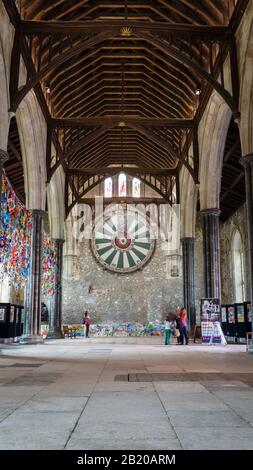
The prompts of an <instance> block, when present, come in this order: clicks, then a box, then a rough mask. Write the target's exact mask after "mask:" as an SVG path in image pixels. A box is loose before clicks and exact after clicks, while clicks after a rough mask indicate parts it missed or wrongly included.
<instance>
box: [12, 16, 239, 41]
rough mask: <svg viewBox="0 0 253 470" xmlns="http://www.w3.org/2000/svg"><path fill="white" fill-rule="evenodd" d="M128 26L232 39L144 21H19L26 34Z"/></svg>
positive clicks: (204, 29) (221, 32) (213, 31)
mask: <svg viewBox="0 0 253 470" xmlns="http://www.w3.org/2000/svg"><path fill="white" fill-rule="evenodd" d="M124 27H128V28H131V30H132V31H133V32H134V33H135V32H140V31H150V32H151V33H156V34H170V35H172V36H177V37H183V38H189V37H193V38H199V39H202V40H203V39H212V40H217V41H224V40H225V41H230V40H231V39H232V37H233V35H232V33H231V31H230V29H229V28H227V27H224V26H196V25H189V24H170V23H166V22H152V23H151V22H143V21H128V20H112V21H50V22H49V21H22V22H21V28H22V31H23V33H25V34H31V33H32V34H40V33H42V34H55V35H57V34H68V35H69V34H74V35H78V34H90V33H98V32H101V31H111V30H112V28H118V29H119V31H120V30H121V28H124Z"/></svg>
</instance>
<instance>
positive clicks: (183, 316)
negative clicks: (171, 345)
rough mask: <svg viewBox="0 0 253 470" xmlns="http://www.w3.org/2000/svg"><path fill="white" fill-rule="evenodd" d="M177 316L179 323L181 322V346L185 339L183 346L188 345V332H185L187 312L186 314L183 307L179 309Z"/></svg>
mask: <svg viewBox="0 0 253 470" xmlns="http://www.w3.org/2000/svg"><path fill="white" fill-rule="evenodd" d="M179 316H180V318H181V321H182V331H181V340H182V344H184V339H185V344H188V343H189V335H188V331H187V312H186V308H185V307H183V308H181V310H180V313H179Z"/></svg>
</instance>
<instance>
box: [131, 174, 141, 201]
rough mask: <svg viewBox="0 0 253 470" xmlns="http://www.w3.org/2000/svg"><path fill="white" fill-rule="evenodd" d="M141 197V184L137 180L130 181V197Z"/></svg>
mask: <svg viewBox="0 0 253 470" xmlns="http://www.w3.org/2000/svg"><path fill="white" fill-rule="evenodd" d="M140 195H141V182H140V180H139V179H138V178H133V180H132V196H133V197H140Z"/></svg>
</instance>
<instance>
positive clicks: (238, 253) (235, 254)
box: [232, 230, 245, 302]
mask: <svg viewBox="0 0 253 470" xmlns="http://www.w3.org/2000/svg"><path fill="white" fill-rule="evenodd" d="M232 260H233V278H234V296H235V302H244V300H245V280H244V253H243V243H242V237H241V234H240V232H239V230H236V231H235V233H234V236H233V240H232Z"/></svg>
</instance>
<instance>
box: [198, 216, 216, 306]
mask: <svg viewBox="0 0 253 470" xmlns="http://www.w3.org/2000/svg"><path fill="white" fill-rule="evenodd" d="M200 213H201V215H202V223H203V225H202V228H203V254H204V280H205V295H206V297H210V298H217V299H220V295H221V280H220V279H221V277H220V227H219V215H220V210H219V209H205V210H202V211H201V212H200Z"/></svg>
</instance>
